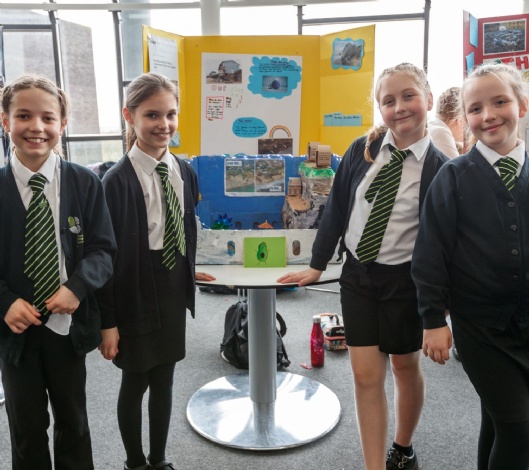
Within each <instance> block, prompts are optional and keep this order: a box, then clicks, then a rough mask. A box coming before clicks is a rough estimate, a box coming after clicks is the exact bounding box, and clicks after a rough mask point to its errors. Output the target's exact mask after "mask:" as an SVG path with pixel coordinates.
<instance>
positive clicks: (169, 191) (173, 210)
mask: <svg viewBox="0 0 529 470" xmlns="http://www.w3.org/2000/svg"><path fill="white" fill-rule="evenodd" d="M156 171H157V172H158V174H159V175H160V178H161V180H162V188H163V192H164V195H165V201H166V209H165V229H164V234H163V254H162V264H163V265H164V266H165V267H166V268H168V269H173V268H174V266H175V264H176V251H175V248H176V249H177V250H178V251H179V252H180V253H181V254H182V256H185V255H186V240H185V235H184V219H183V217H182V210H181V208H180V201H179V200H178V198H177V197H176V193H175V192H174V189H173V187H172V186H171V183H170V182H169V168H168V167H167V164H166V163H163V162H162V163H159V164H158V166H157V167H156Z"/></svg>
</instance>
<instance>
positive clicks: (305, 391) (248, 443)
mask: <svg viewBox="0 0 529 470" xmlns="http://www.w3.org/2000/svg"><path fill="white" fill-rule="evenodd" d="M306 268H307V266H305V265H289V266H287V267H285V268H244V266H242V265H201V266H197V267H196V269H197V271H204V272H207V273H209V274H211V275H213V276H215V277H216V281H213V282H200V281H198V282H197V284H198V285H203V286H211V285H222V286H228V287H232V288H237V289H247V290H248V343H249V369H248V372H247V373H244V372H242V373H238V374H234V375H228V376H226V377H221V378H219V379H216V380H213V381H212V382H209V383H208V384H206V385H204V386H203V387H201V388H200V389H199V390H197V391H196V392H195V393H194V394H193V396H192V397H191V399H190V400H189V402H188V405H187V418H188V420H189V423H190V424H191V426H192V427H193V429H195V431H197V432H198V433H199V434H201V435H202V436H204V437H206V438H208V439H210V440H212V441H214V442H216V443H217V444H221V445H226V446H229V447H236V448H242V449H249V450H275V449H284V448H289V447H295V446H300V445H303V444H307V443H309V442H312V441H314V440H316V439H318V438H320V437H322V436H324V435H325V434H327V433H328V432H329V431H331V430H332V429H333V428H334V427H335V426H336V424H337V423H338V420H339V419H340V412H341V409H340V402H339V401H338V398H337V397H336V395H335V394H334V392H332V391H331V390H330V389H329V388H328V387H326V386H325V385H323V384H321V383H319V382H317V381H315V380H312V379H310V378H308V377H304V376H301V375H298V374H293V373H289V372H278V371H277V363H276V319H275V313H276V289H277V288H278V287H285V286H289V285H290V286H293V285H295V284H279V283H277V282H276V280H277V279H278V278H279V277H281V276H282V275H283V274H286V273H288V272H292V271H302V270H304V269H306ZM341 268H342V266H341V265H339V264H329V265H328V268H327V270H326V271H325V272H324V273H323V275H322V277H321V279H320V280H319V281H318V282H317V283H316V284H325V283H330V282H335V281H337V280H338V279H339V277H340V273H341ZM300 314H303V312H300ZM307 347H308V338H307Z"/></svg>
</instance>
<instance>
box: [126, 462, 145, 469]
mask: <svg viewBox="0 0 529 470" xmlns="http://www.w3.org/2000/svg"><path fill="white" fill-rule="evenodd" d="M150 468H151V467H150V466H149V464H148V463H147V462H145V464H144V465H140V466H139V467H133V468H131V467H127V462H125V463H124V464H123V470H150Z"/></svg>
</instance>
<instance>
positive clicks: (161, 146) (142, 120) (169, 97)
mask: <svg viewBox="0 0 529 470" xmlns="http://www.w3.org/2000/svg"><path fill="white" fill-rule="evenodd" d="M177 106H178V104H177V102H176V97H175V95H174V94H173V93H171V92H169V91H165V90H163V91H160V92H158V93H155V94H154V95H152V96H151V97H149V98H147V99H146V100H144V101H142V102H141V103H140V104H139V106H138V107H137V108H135V109H134V110H133V111H129V109H127V108H126V107H125V108H123V116H124V118H125V120H126V121H127V122H128V123H129V125H130V126H133V127H134V130H135V131H136V138H137V141H136V142H137V144H138V147H139V148H140V149H141V150H142V151H143V152H145V153H146V154H147V155H150V156H151V157H153V158H155V159H156V160H160V159H161V158H162V156H163V154H164V153H165V151H166V149H167V147H168V145H169V142H170V141H171V137H172V136H173V134H174V133H175V131H176V129H177V128H178V114H177Z"/></svg>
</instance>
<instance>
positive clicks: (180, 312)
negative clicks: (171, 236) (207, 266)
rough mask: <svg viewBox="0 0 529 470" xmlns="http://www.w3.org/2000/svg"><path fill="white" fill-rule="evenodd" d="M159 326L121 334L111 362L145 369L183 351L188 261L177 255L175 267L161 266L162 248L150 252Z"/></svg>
mask: <svg viewBox="0 0 529 470" xmlns="http://www.w3.org/2000/svg"><path fill="white" fill-rule="evenodd" d="M151 259H152V266H153V272H154V278H155V285H156V296H157V299H158V309H159V315H160V324H161V327H160V328H158V329H156V330H153V331H150V332H148V333H146V334H144V335H139V336H127V337H121V338H120V340H119V344H118V349H119V353H118V354H117V356H116V358H115V359H114V364H115V365H116V366H117V367H119V368H120V369H124V370H126V371H129V372H138V373H139V372H146V371H148V370H150V369H152V368H153V367H155V366H157V365H159V364H169V363H173V362H177V361H180V360H182V359H183V358H184V357H185V354H186V348H185V334H186V279H187V276H186V269H187V260H186V258H185V257H183V256H182V255H181V254H180V253H178V252H177V254H176V266H175V267H174V268H173V269H171V270H169V269H167V268H166V267H165V266H163V265H162V250H155V251H151Z"/></svg>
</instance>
